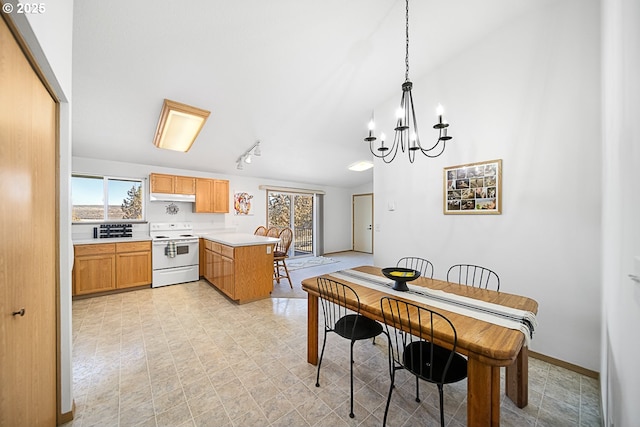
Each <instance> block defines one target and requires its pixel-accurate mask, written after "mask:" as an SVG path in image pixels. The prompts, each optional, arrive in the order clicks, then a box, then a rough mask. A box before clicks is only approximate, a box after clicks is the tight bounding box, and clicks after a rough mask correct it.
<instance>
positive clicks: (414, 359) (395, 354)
mask: <svg viewBox="0 0 640 427" xmlns="http://www.w3.org/2000/svg"><path fill="white" fill-rule="evenodd" d="M380 308H381V309H382V318H383V319H384V324H385V328H386V330H387V333H388V334H389V353H390V357H392V358H393V362H394V363H395V364H396V365H395V366H402V367H404V368H405V369H407V370H408V371H410V372H412V373H413V374H415V375H417V376H419V377H420V378H422V379H423V380H425V381H429V382H432V383H436V384H444V383H445V379H446V378H447V372H448V370H449V367H450V366H451V361H452V360H453V357H454V354H455V351H456V348H457V346H458V335H457V333H456V328H455V327H454V326H453V324H452V323H451V321H449V319H447V318H446V317H445V316H443V315H442V314H440V313H438V312H435V311H433V310H429V309H428V308H425V307H421V306H418V305H415V304H412V303H410V302H406V301H401V300H397V299H395V298H390V297H383V298H382V299H381V300H380ZM440 340H444V341H445V342H446V343H447V344H445V345H446V347H444V346H440V345H438V344H437V343H438V342H440Z"/></svg>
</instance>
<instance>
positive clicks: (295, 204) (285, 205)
mask: <svg viewBox="0 0 640 427" xmlns="http://www.w3.org/2000/svg"><path fill="white" fill-rule="evenodd" d="M314 210H315V206H314V196H313V194H298V193H288V192H277V191H268V192H267V227H278V228H286V227H290V228H291V229H292V230H293V241H292V242H291V247H290V248H289V256H290V257H299V256H309V255H314V254H315V250H314V249H315V245H314V217H315V215H314Z"/></svg>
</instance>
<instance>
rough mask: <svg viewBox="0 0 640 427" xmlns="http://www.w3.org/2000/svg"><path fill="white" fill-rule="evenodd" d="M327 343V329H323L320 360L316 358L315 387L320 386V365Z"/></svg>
mask: <svg viewBox="0 0 640 427" xmlns="http://www.w3.org/2000/svg"><path fill="white" fill-rule="evenodd" d="M325 344H327V330H326V329H325V330H324V339H323V340H322V351H321V352H320V360H318V374H317V376H316V387H320V365H322V356H324V346H325Z"/></svg>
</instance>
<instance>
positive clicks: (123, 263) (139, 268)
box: [73, 241, 151, 296]
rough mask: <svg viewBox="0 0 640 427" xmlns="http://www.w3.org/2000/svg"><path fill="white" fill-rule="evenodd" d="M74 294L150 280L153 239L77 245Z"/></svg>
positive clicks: (83, 293) (142, 283) (74, 263)
mask: <svg viewBox="0 0 640 427" xmlns="http://www.w3.org/2000/svg"><path fill="white" fill-rule="evenodd" d="M74 251H75V256H74V262H73V295H74V296H76V295H88V294H95V293H99V292H107V291H113V290H116V289H126V288H130V287H135V286H143V285H149V284H151V242H149V241H142V242H118V243H96V244H86V245H75V246H74Z"/></svg>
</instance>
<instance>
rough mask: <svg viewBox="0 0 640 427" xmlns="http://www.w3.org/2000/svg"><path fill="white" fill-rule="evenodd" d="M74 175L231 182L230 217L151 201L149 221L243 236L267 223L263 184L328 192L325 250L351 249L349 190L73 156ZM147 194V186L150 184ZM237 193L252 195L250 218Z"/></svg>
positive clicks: (85, 232) (79, 229) (87, 233)
mask: <svg viewBox="0 0 640 427" xmlns="http://www.w3.org/2000/svg"><path fill="white" fill-rule="evenodd" d="M73 172H74V173H91V174H98V175H110V176H116V177H129V178H146V179H147V181H148V176H149V173H151V172H156V173H169V174H176V175H185V176H196V177H203V178H220V179H228V180H229V193H230V194H229V203H230V205H229V206H230V213H228V214H201V213H193V212H192V208H193V204H191V203H176V205H178V207H179V208H180V212H178V214H177V215H169V214H167V213H166V206H167V205H168V204H169V202H148V203H147V205H146V206H147V220H148V221H150V222H176V221H189V222H193V223H194V228H195V229H196V230H197V229H212V228H216V229H217V228H228V229H234V230H236V231H238V232H241V233H253V231H254V230H255V229H256V227H258V226H259V225H264V224H265V223H266V220H267V210H266V207H267V201H266V190H260V189H259V186H260V185H270V186H280V187H291V188H304V189H313V190H322V191H325V193H326V194H325V195H324V223H325V226H324V251H325V252H339V251H344V250H349V249H351V193H352V191H351V190H350V189H346V188H336V187H325V186H320V185H317V186H310V185H308V184H300V183H295V182H287V181H273V180H266V179H262V178H252V177H246V176H242V175H231V176H228V175H220V174H213V173H207V172H201V171H190V170H183V169H172V168H165V167H156V166H151V165H141V164H134V163H126V162H113V161H105V160H98V159H89V158H83V157H73ZM146 188H147V191H148V188H149V187H148V183H147V187H146ZM236 191H246V192H249V193H251V194H253V196H254V197H253V199H252V209H251V210H252V213H253V215H249V216H238V215H235V214H234V213H233V205H232V204H231V203H232V200H233V194H234V192H236ZM148 229H149V228H148V225H147V224H145V225H138V226H135V227H134V233H135V232H141V233H145V232H146V233H148ZM92 230H93V226H90V225H74V226H73V235H74V237H75V238H91V236H92Z"/></svg>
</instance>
